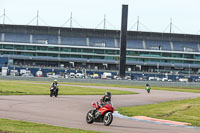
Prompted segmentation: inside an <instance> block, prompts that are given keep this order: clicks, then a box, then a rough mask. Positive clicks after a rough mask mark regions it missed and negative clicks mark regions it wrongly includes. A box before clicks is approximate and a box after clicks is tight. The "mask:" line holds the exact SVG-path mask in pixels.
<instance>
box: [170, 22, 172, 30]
mask: <svg viewBox="0 0 200 133" xmlns="http://www.w3.org/2000/svg"><path fill="white" fill-rule="evenodd" d="M170 33H172V18H171V19H170Z"/></svg>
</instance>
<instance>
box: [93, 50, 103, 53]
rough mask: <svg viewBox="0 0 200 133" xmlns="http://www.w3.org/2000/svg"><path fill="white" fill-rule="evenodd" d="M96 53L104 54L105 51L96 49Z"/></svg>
mask: <svg viewBox="0 0 200 133" xmlns="http://www.w3.org/2000/svg"><path fill="white" fill-rule="evenodd" d="M94 53H95V54H104V50H103V49H94Z"/></svg>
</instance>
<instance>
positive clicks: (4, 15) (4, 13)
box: [3, 9, 6, 24]
mask: <svg viewBox="0 0 200 133" xmlns="http://www.w3.org/2000/svg"><path fill="white" fill-rule="evenodd" d="M5 18H6V10H5V9H4V12H3V24H5V20H6V19H5Z"/></svg>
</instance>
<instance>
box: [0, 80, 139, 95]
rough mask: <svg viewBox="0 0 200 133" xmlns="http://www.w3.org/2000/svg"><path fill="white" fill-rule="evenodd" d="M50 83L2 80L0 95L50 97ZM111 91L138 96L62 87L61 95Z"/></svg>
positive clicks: (102, 91) (95, 93)
mask: <svg viewBox="0 0 200 133" xmlns="http://www.w3.org/2000/svg"><path fill="white" fill-rule="evenodd" d="M49 88H50V82H49V83H48V84H36V82H24V81H16V82H13V81H12V82H9V81H5V80H4V81H3V80H0V95H49ZM106 91H110V92H111V93H112V94H114V95H121V94H136V93H135V92H130V91H120V90H109V89H98V88H89V87H87V86H86V87H74V86H60V87H59V95H103V94H104V93H105V92H106Z"/></svg>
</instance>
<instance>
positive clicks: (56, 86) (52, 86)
mask: <svg viewBox="0 0 200 133" xmlns="http://www.w3.org/2000/svg"><path fill="white" fill-rule="evenodd" d="M50 89H51V90H54V89H55V90H56V93H57V94H58V81H57V80H56V79H55V80H54V81H53V83H51V86H50Z"/></svg>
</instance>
